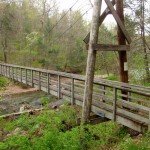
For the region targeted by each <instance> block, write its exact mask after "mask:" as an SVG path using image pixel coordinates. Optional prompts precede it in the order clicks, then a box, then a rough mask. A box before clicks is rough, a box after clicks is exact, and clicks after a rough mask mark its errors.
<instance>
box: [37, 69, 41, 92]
mask: <svg viewBox="0 0 150 150" xmlns="http://www.w3.org/2000/svg"><path fill="white" fill-rule="evenodd" d="M38 80H39V90H41V72H40V71H39V78H38Z"/></svg>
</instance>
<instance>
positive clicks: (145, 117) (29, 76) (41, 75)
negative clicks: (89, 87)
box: [0, 63, 150, 132]
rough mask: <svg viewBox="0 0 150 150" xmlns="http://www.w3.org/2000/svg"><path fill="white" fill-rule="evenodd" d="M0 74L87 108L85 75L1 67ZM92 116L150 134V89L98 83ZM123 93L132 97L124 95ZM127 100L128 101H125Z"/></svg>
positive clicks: (3, 65) (12, 66) (103, 82)
mask: <svg viewBox="0 0 150 150" xmlns="http://www.w3.org/2000/svg"><path fill="white" fill-rule="evenodd" d="M0 74H1V75H2V76H5V77H8V78H10V79H12V80H15V81H19V82H21V83H24V84H27V85H30V86H32V87H35V88H38V89H39V90H42V91H45V92H47V93H49V94H52V95H54V96H57V97H58V99H66V100H68V101H70V102H71V104H76V105H79V106H82V105H83V95H84V84H85V78H84V76H81V75H76V74H70V73H65V72H57V71H51V70H45V69H38V68H29V67H23V66H17V65H10V64H4V63H0ZM93 84H94V92H93V100H92V112H93V113H94V114H96V115H99V116H101V117H105V118H108V119H111V120H113V121H116V122H118V123H120V124H122V125H124V126H127V127H129V128H131V129H134V130H136V131H139V132H142V131H143V130H147V129H149V130H150V88H149V87H143V86H136V85H129V84H125V83H121V82H112V81H108V80H104V79H95V80H94V83H93ZM122 90H124V91H126V92H127V93H128V94H127V95H124V94H122V92H121V91H122ZM124 99H126V100H127V101H126V100H124Z"/></svg>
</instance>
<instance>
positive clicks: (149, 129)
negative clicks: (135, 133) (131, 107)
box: [148, 111, 150, 132]
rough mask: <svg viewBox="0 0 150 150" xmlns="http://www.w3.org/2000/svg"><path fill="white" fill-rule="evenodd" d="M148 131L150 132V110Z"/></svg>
mask: <svg viewBox="0 0 150 150" xmlns="http://www.w3.org/2000/svg"><path fill="white" fill-rule="evenodd" d="M148 131H149V132H150V111H149V124H148Z"/></svg>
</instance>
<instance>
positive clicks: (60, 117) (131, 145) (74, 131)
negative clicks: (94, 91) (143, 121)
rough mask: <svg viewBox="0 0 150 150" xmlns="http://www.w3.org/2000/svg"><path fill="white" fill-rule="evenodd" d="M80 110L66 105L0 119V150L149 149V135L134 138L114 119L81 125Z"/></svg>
mask: <svg viewBox="0 0 150 150" xmlns="http://www.w3.org/2000/svg"><path fill="white" fill-rule="evenodd" d="M78 115H79V111H78V109H75V108H74V107H71V106H66V105H64V106H63V107H61V108H60V109H59V110H57V111H54V110H44V111H42V112H41V113H38V114H36V115H27V114H26V115H21V116H20V117H19V118H17V119H15V120H11V119H10V120H4V119H1V120H0V125H1V126H0V131H1V132H0V136H1V142H0V150H111V149H112V150H148V149H150V144H149V143H150V141H149V139H150V134H149V133H146V134H145V135H143V136H142V137H140V138H139V137H138V138H137V139H133V138H131V137H130V136H129V134H128V133H127V131H126V130H125V129H124V128H122V127H120V126H119V125H118V124H116V123H113V122H105V123H101V124H97V125H82V126H78V123H77V122H78V121H77V120H78Z"/></svg>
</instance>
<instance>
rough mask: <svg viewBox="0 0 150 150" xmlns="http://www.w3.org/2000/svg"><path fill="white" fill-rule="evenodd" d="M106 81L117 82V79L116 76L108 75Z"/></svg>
mask: <svg viewBox="0 0 150 150" xmlns="http://www.w3.org/2000/svg"><path fill="white" fill-rule="evenodd" d="M106 79H107V80H112V81H117V80H118V77H117V76H116V75H113V74H112V75H109V76H108V77H107V78H106Z"/></svg>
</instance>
